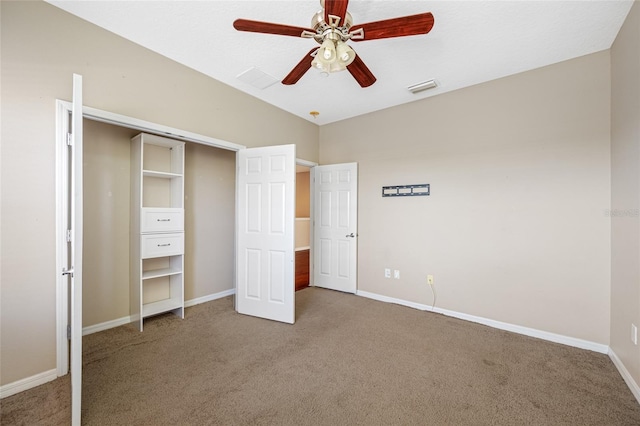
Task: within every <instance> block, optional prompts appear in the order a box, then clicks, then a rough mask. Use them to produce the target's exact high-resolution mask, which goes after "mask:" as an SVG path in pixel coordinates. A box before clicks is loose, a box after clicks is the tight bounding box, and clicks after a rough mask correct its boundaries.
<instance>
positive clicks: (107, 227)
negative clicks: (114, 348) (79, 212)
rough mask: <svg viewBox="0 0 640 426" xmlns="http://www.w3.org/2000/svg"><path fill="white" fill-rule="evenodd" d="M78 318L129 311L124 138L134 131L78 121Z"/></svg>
mask: <svg viewBox="0 0 640 426" xmlns="http://www.w3.org/2000/svg"><path fill="white" fill-rule="evenodd" d="M83 125H84V167H83V169H84V188H83V189H84V192H83V195H84V210H83V213H84V227H83V232H84V238H83V243H84V247H83V256H84V257H83V264H82V266H83V274H82V278H83V280H82V285H83V291H82V296H83V300H82V322H83V325H84V326H85V327H86V326H90V325H95V324H99V323H102V322H105V321H112V320H115V319H119V318H122V317H126V316H128V315H129V215H130V209H129V205H130V197H129V191H130V189H129V186H130V183H129V178H130V173H129V171H130V161H129V157H130V151H131V149H130V139H131V137H133V136H135V135H136V134H138V133H139V132H137V131H135V130H130V129H124V128H122V127H116V126H112V125H109V124H104V123H98V122H96V121H91V120H84V123H83Z"/></svg>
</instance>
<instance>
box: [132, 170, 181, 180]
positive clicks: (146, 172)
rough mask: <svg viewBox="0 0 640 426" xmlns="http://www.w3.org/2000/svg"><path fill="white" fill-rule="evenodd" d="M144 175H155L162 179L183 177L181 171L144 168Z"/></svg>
mask: <svg viewBox="0 0 640 426" xmlns="http://www.w3.org/2000/svg"><path fill="white" fill-rule="evenodd" d="M142 175H143V176H145V177H154V178H162V179H175V178H180V177H182V175H181V174H179V173H169V172H157V171H155V170H143V171H142Z"/></svg>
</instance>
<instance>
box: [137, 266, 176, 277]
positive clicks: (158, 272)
mask: <svg viewBox="0 0 640 426" xmlns="http://www.w3.org/2000/svg"><path fill="white" fill-rule="evenodd" d="M181 273H182V270H181V269H177V268H164V269H154V270H152V271H145V272H143V273H142V279H143V280H151V279H153V278H160V277H168V276H171V275H177V274H181Z"/></svg>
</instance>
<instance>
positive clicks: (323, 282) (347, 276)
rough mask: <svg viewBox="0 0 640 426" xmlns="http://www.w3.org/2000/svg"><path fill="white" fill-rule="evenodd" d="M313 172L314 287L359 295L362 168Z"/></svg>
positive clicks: (351, 166) (322, 168)
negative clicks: (358, 266)
mask: <svg viewBox="0 0 640 426" xmlns="http://www.w3.org/2000/svg"><path fill="white" fill-rule="evenodd" d="M312 170H313V176H314V179H313V194H314V195H313V196H314V215H313V245H314V250H313V271H314V272H313V277H314V285H315V286H318V287H325V288H329V289H332V290H339V291H344V292H347V293H355V292H356V285H357V254H358V246H357V236H358V164H357V163H345V164H332V165H327V166H316V167H314V168H313V169H312Z"/></svg>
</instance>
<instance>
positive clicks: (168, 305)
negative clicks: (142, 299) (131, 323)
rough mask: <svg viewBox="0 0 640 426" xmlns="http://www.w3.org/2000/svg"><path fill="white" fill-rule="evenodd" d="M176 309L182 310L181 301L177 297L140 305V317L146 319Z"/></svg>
mask: <svg viewBox="0 0 640 426" xmlns="http://www.w3.org/2000/svg"><path fill="white" fill-rule="evenodd" d="M178 308H182V300H181V299H180V298H178V297H175V298H171V299H164V300H159V301H157V302H153V303H145V304H144V305H142V317H143V318H146V317H150V316H151V315H157V314H161V313H163V312H167V311H171V310H174V309H178Z"/></svg>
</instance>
